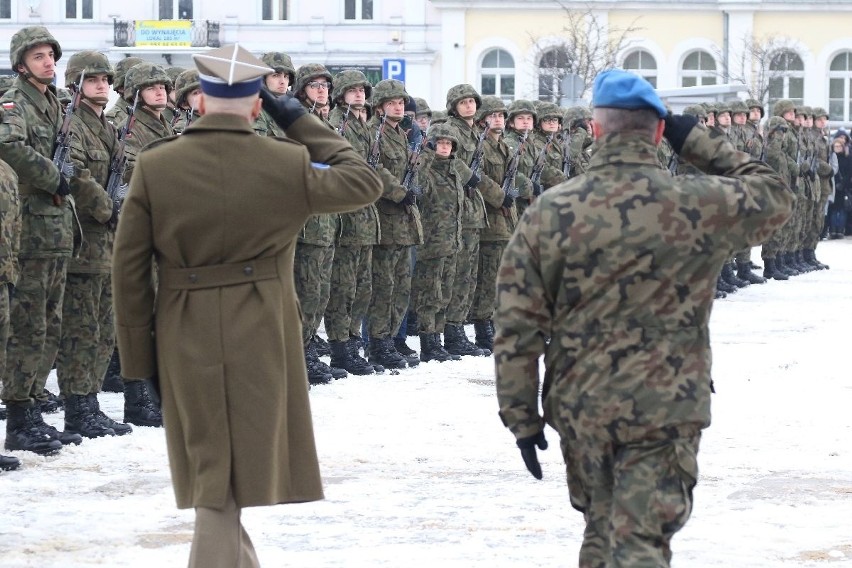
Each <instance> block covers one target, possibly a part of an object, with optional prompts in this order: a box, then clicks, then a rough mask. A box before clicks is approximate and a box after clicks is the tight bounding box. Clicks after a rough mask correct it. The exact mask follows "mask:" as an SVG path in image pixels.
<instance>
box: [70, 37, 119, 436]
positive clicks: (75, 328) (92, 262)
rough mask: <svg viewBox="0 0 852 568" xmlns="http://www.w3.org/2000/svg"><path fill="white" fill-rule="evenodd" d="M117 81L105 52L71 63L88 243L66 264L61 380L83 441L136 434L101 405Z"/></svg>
mask: <svg viewBox="0 0 852 568" xmlns="http://www.w3.org/2000/svg"><path fill="white" fill-rule="evenodd" d="M81 79H82V81H83V82H82V83H80V80H81ZM111 80H112V66H111V65H110V63H109V60H108V59H107V58H106V56H105V55H104V54H103V53H99V52H97V51H81V52H79V53H75V54H74V55H72V56H71V58H70V59H69V60H68V67H67V68H66V70H65V85H66V87H68V88H69V89H74V90H79V91H80V94H81V96H80V104H79V106H78V107H77V108H76V109H75V110H74V114H73V118H72V122H71V132H72V133H73V137H72V139H71V161H72V162H73V163H74V175H73V176H71V179H70V185H71V195H72V196H73V197H74V202H75V204H76V208H77V218H78V219H79V220H80V227H81V229H82V231H83V240H82V246H81V249H80V253H79V254H78V255H77V256H75V257H73V258H72V259H71V262H70V263H69V265H68V279H67V282H66V284H65V295H64V297H63V301H62V332H61V335H60V342H59V353H58V354H57V357H56V377H57V379H58V382H59V391H60V393H61V394H62V396H63V397H64V398H65V430H66V431H67V432H76V433H77V434H80V435H81V436H83V437H84V438H98V437H100V436H112V435H115V434H118V435H123V434H129V433H130V432H131V431H132V430H133V429H132V428H131V427H130V426H128V425H127V424H122V423H121V422H116V421H115V420H113V419H111V418H109V417H108V416H107V415H106V414H105V413H104V412H103V411H101V409H100V405H99V404H98V392H100V390H101V383H102V381H103V379H104V375H105V373H106V368H107V364H108V363H109V359H110V356H111V355H112V352H113V349H114V347H115V324H114V323H113V317H114V314H113V309H112V279H111V278H110V268H111V266H112V243H113V237H114V233H113V230H114V228H113V227H114V226H110V223H111V222H112V223H114V222H115V221H116V220H117V217H116V215H117V213H116V207H115V205H114V204H113V201H112V200H111V199H110V198H109V196H108V195H107V193H106V191H105V189H104V188H105V187H106V185H107V180H108V179H109V175H110V163H111V162H112V160H113V159H114V158H115V156H116V153H117V150H118V148H117V146H118V141H117V139H116V134H115V129H114V128H113V126H112V124H110V123H109V122H107V120H106V117H105V116H104V106H105V105H106V103H107V100H108V99H109V83H110V81H111Z"/></svg>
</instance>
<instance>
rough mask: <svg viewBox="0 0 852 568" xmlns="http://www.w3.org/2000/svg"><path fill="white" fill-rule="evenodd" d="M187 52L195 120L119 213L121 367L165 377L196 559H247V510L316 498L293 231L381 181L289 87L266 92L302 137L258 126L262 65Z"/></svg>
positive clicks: (146, 155)
mask: <svg viewBox="0 0 852 568" xmlns="http://www.w3.org/2000/svg"><path fill="white" fill-rule="evenodd" d="M194 57H195V61H196V66H197V67H198V70H199V73H200V77H201V88H202V90H203V91H204V96H203V98H202V99H201V107H200V109H201V114H202V116H201V118H200V119H198V122H197V123H195V124H194V125H193V126H192V127H191V128H189V129H187V130H186V131H185V132H184V133H183V134H182V135H181V136H178V137H174V138H170V139H167V140H163V141H162V142H161V143H160V144H153V145H151V146H149V147H148V148H147V149H146V150H145V151H144V152H142V153H141V154H140V155H139V159H138V162H137V171H136V174H135V175H134V176H133V181H132V183H131V187H130V191H129V192H128V195H127V200H126V202H125V205H124V208H123V210H122V214H121V221H120V222H119V227H118V232H117V234H116V242H115V258H114V265H113V279H114V285H115V305H116V324H117V331H118V342H119V346H120V349H121V356H122V371H123V372H124V374H125V375H126V376H127V377H132V378H137V379H148V378H151V377H153V376H155V375H157V376H158V377H159V384H160V386H161V389H162V401H163V414H164V415H165V432H166V442H167V448H168V454H169V464H170V467H171V473H172V485H173V486H174V490H175V497H176V499H177V506H178V507H179V508H181V509H187V508H190V507H194V508H195V517H196V521H195V535H194V537H193V541H192V549H191V552H190V556H189V566H190V567H191V568H208V567H211V566H228V567H232V566H241V567H243V568H249V567H256V566H257V565H258V562H257V556H256V555H255V552H254V548H253V546H252V544H251V539H250V538H249V536H248V534H246V532H245V529H244V528H243V527H242V523H241V522H240V512H241V509H242V508H243V507H256V506H268V505H276V504H279V503H294V502H306V501H316V500H319V499H322V498H323V492H322V480H321V479H320V472H319V466H318V463H317V454H316V447H315V443H314V434H313V425H312V420H311V412H310V403H309V399H308V381H307V377H306V374H305V366H304V358H303V353H302V338H301V335H300V329H299V328H300V324H299V319H298V317H299V316H298V313H299V305H298V300H297V298H296V294H295V291H294V289H293V253H294V250H295V246H296V237H297V235H298V232H299V229H300V228H301V227H302V225H303V224H304V222H305V221H306V220H307V218H308V216H310V215H313V214H317V213H337V212H343V211H350V210H353V209H358V208H360V207H363V206H364V205H366V204H368V203H370V202H371V201H373V200H375V199H376V198H377V197H378V195H379V181H378V179H377V178H376V175H375V174H374V173H373V172H372V171H371V170H370V168H369V167H368V166H367V165H366V164H365V163H364V159H363V158H362V157H361V156H359V155H358V154H357V153H356V152H355V151H353V150H352V147H351V146H350V145H349V144H348V143H347V142H346V141H345V140H343V139H342V138H340V137H339V136H338V135H337V134H335V133H334V132H333V131H332V130H331V129H329V128H328V127H327V126H324V125H323V124H321V123H320V122H319V121H318V119H317V118H316V117H313V116H308V113H307V112H306V111H305V109H304V107H303V106H302V105H301V104H299V102H298V101H297V100H295V99H294V98H293V97H291V96H288V95H284V96H283V97H279V98H277V99H276V98H275V97H273V96H272V95H267V94H265V93H264V99H263V100H264V104H265V105H267V111H268V112H269V113H270V115H272V116H273V117H274V118H275V119H276V120H277V121H278V124H279V126H281V128H282V129H284V130H285V131H286V133H287V136H288V138H292V139H293V140H295V141H298V142H299V143H298V144H294V143H292V142H290V141H288V140H283V139H278V138H268V137H262V136H257V135H256V134H255V133H254V130H253V129H252V123H253V121H254V119H255V118H256V117H257V115H258V113H259V112H260V105H261V100H260V99H259V98H258V91H260V88H261V77H262V76H263V75H265V74H267V73H270V72H272V69H270V68H269V67H267V66H266V65H265V64H264V63H263V62H262V61H260V60H259V59H257V58H255V57H254V56H252V55H251V54H250V53H248V52H247V51H245V50H243V49H241V48H238V47H237V46H225V47H222V48H220V49H217V50H212V51H208V52H206V53H204V54H201V55H195V56H194ZM152 256H156V257H157V261H158V265H159V287H158V288H157V289H156V291H155V290H154V288H153V287H152V282H151V277H152V274H151V272H152V267H151V257H152ZM155 292H156V306H157V310H156V314H155V313H154V304H155V300H154V298H155ZM155 334H156V343H155V341H154V335H155Z"/></svg>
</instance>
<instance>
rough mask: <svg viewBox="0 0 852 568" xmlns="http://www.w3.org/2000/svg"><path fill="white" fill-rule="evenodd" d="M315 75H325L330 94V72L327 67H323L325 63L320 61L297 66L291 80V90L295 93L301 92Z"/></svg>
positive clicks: (331, 87)
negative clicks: (293, 78) (294, 77)
mask: <svg viewBox="0 0 852 568" xmlns="http://www.w3.org/2000/svg"><path fill="white" fill-rule="evenodd" d="M317 77H325V78H326V79H328V82H329V83H330V85H329V89H328V93H329V95H331V92H332V90H333V85H334V81H333V80H332V77H331V73H329V71H328V69H326V68H325V65H323V64H321V63H308V64H306V65H302V66H301V67H299V69H298V70H297V71H296V80H295V81H294V82H293V92H294V93H296V94H299V93H303V92H304V91H305V87H307V85H308V83H310V82H311V80H313V79H316V78H317Z"/></svg>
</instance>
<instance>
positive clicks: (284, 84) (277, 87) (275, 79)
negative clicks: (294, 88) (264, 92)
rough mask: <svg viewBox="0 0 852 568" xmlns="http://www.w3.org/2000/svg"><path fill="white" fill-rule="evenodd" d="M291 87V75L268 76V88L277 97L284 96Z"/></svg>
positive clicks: (277, 74) (275, 74)
mask: <svg viewBox="0 0 852 568" xmlns="http://www.w3.org/2000/svg"><path fill="white" fill-rule="evenodd" d="M289 86H290V74H289V73H272V74H270V75H267V76H266V88H267V89H269V90H270V91H272V92H273V93H275V94H276V95H283V94H284V93H286V92H287V88H288V87H289Z"/></svg>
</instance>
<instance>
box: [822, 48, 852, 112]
mask: <svg viewBox="0 0 852 568" xmlns="http://www.w3.org/2000/svg"><path fill="white" fill-rule="evenodd" d="M841 55H846V57H847V59H846V69H845V70H843V71H832V70H831V64H832V63H834V60H835V59H837V58H838V57H840V56H841ZM832 79H833V80H835V81H836V80H843V99H842V104H843V113H842V116H835V114H836V113H834V112H832V111H831V110H829V113H830V114H831V120H832V122H848V121H849V120H852V118H850V117H852V112H850V109H849V107H850V106H852V50H850V49H845V50H843V51H840V52H838V53H836V54H834V56H833V57H832V58H831V60H829V62H828V85H827V88H826V94H827V98H828V107H829V109H831V106H832V105H831V103H832V101H837V100H839V99H837V98H836V97H832V96H831V81H832Z"/></svg>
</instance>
